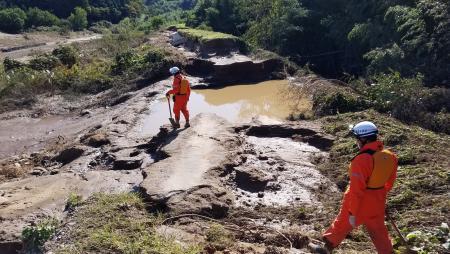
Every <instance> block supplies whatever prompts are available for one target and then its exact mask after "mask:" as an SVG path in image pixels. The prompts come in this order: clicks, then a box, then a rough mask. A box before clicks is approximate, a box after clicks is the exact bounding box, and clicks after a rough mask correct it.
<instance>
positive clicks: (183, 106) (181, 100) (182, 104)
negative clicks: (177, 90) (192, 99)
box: [173, 95, 189, 121]
mask: <svg viewBox="0 0 450 254" xmlns="http://www.w3.org/2000/svg"><path fill="white" fill-rule="evenodd" d="M180 112H182V113H183V116H184V118H185V119H186V121H189V111H188V109H187V97H186V96H183V95H181V96H180V95H178V96H176V98H175V105H174V107H173V113H174V114H175V119H176V120H177V121H179V120H180Z"/></svg>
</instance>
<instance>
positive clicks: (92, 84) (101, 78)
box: [54, 61, 112, 94]
mask: <svg viewBox="0 0 450 254" xmlns="http://www.w3.org/2000/svg"><path fill="white" fill-rule="evenodd" d="M109 73H110V65H109V63H106V62H101V61H96V62H93V63H90V64H87V65H84V66H79V65H78V64H76V65H74V66H72V68H70V69H66V68H57V69H56V70H55V77H54V82H55V84H56V86H57V87H58V88H59V89H61V90H70V91H72V92H76V93H90V94H96V93H99V92H102V91H105V90H106V89H109V88H111V87H112V78H111V77H110V76H109Z"/></svg>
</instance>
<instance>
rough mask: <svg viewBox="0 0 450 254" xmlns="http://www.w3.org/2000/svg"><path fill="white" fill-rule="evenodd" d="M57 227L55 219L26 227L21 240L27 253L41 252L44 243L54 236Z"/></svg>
mask: <svg viewBox="0 0 450 254" xmlns="http://www.w3.org/2000/svg"><path fill="white" fill-rule="evenodd" d="M58 225H59V223H58V221H57V220H56V219H53V218H49V219H46V220H43V221H41V222H39V223H38V224H37V225H36V226H31V227H26V228H25V229H24V230H23V231H22V240H23V242H24V245H25V249H26V250H27V253H29V252H31V253H34V252H35V251H38V250H41V247H42V246H43V245H44V243H45V242H46V241H47V240H48V239H50V237H52V236H53V234H55V232H56V229H57V227H58Z"/></svg>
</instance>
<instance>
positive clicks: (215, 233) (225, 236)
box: [206, 224, 234, 251]
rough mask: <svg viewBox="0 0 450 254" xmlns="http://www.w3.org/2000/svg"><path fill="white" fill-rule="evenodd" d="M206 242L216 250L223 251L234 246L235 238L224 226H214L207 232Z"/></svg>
mask: <svg viewBox="0 0 450 254" xmlns="http://www.w3.org/2000/svg"><path fill="white" fill-rule="evenodd" d="M206 241H208V242H209V244H210V245H212V246H213V247H214V249H215V250H218V251H221V250H225V249H226V248H229V247H230V246H232V245H233V244H234V237H233V235H232V234H231V233H230V232H228V231H227V230H226V229H225V228H224V227H223V226H222V225H220V224H212V225H211V226H210V227H209V229H208V230H207V231H206Z"/></svg>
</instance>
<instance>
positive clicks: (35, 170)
mask: <svg viewBox="0 0 450 254" xmlns="http://www.w3.org/2000/svg"><path fill="white" fill-rule="evenodd" d="M45 173H47V169H45V168H43V167H35V168H33V170H31V173H30V174H32V175H35V176H40V175H43V174H45Z"/></svg>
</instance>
